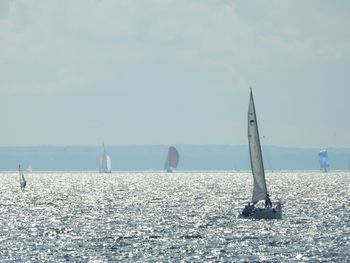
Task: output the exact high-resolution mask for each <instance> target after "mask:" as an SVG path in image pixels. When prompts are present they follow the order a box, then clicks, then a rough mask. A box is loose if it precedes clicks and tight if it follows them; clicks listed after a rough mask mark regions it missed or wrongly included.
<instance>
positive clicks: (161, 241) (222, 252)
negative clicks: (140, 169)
mask: <svg viewBox="0 0 350 263" xmlns="http://www.w3.org/2000/svg"><path fill="white" fill-rule="evenodd" d="M349 178H350V174H349V173H340V172H339V173H328V174H321V173H317V172H294V173H286V172H283V173H282V172H280V173H278V172H274V173H268V174H267V183H268V188H269V191H270V193H271V195H272V199H273V200H276V199H281V200H282V202H283V209H284V210H283V213H284V214H283V219H282V220H271V221H265V220H258V221H253V220H245V219H239V218H238V214H239V213H240V211H241V209H242V208H243V206H244V205H245V203H246V202H248V201H249V199H250V197H251V191H252V177H251V174H250V173H231V172H227V173H223V172H218V173H215V172H205V173H199V172H197V173H180V172H178V173H173V174H165V173H151V172H145V173H113V174H106V175H101V174H95V173H31V174H27V175H26V179H27V181H28V186H27V188H26V189H25V191H23V192H22V191H21V190H20V188H19V182H18V176H17V175H16V174H11V173H2V174H0V180H1V181H0V182H1V183H0V196H1V198H0V212H1V215H2V216H1V218H0V241H1V242H0V261H1V262H3V261H15V262H16V261H17V262H23V261H51V262H53V261H54V262H66V261H72V262H77V261H78V262H91V261H92V262H94V261H95V262H96V261H97V262H108V261H116V260H126V261H128V260H129V261H150V262H154V261H177V260H184V261H192V262H193V261H194V262H195V261H197V262H202V261H223V262H225V261H242V262H245V261H267V262H270V261H272V262H280V261H295V262H300V261H310V262H315V261H329V262H334V261H341V262H344V261H349V260H350V252H349V250H348V247H349V245H350V220H349V211H350V209H349V205H348V204H349V201H350V200H349V199H350V197H349Z"/></svg>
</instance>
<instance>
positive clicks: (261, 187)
mask: <svg viewBox="0 0 350 263" xmlns="http://www.w3.org/2000/svg"><path fill="white" fill-rule="evenodd" d="M248 142H249V153H250V165H251V168H252V173H253V178H254V189H253V196H252V200H251V202H249V203H248V205H246V206H245V208H244V209H243V211H242V214H241V215H240V216H241V217H242V218H254V219H281V218H282V205H281V203H280V202H277V203H276V206H275V207H273V205H272V202H271V200H270V196H269V194H268V191H267V186H266V180H265V170H264V164H263V159H262V153H261V145H260V138H259V130H258V123H257V119H256V113H255V106H254V99H253V92H252V90H251V89H250V101H249V108H248ZM259 201H265V206H264V207H259V206H256V204H257V203H258V202H259Z"/></svg>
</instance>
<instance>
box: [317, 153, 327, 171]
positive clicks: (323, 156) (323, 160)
mask: <svg viewBox="0 0 350 263" xmlns="http://www.w3.org/2000/svg"><path fill="white" fill-rule="evenodd" d="M318 161H319V162H320V170H321V171H322V172H324V173H326V172H329V161H328V152H327V150H321V151H319V153H318Z"/></svg>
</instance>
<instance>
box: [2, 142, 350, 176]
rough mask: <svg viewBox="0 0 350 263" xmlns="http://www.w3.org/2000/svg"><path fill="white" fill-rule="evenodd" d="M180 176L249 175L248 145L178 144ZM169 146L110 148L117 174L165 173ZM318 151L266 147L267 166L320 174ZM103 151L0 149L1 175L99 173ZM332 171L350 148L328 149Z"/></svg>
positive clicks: (345, 164)
mask: <svg viewBox="0 0 350 263" xmlns="http://www.w3.org/2000/svg"><path fill="white" fill-rule="evenodd" d="M176 147H177V149H178V150H179V153H180V162H179V167H178V170H180V171H249V170H250V163H249V152H248V147H247V146H246V145H237V146H232V145H181V144H180V145H176ZM167 149H168V145H148V146H144V145H142V146H134V145H133V146H108V152H109V154H110V156H111V158H112V160H113V167H112V170H113V171H124V172H127V171H161V170H162V169H163V166H164V161H165V157H166V153H167ZM318 151H319V149H316V148H292V147H280V146H264V147H263V152H264V165H265V169H266V170H267V172H268V171H274V170H276V171H277V170H282V171H283V170H287V171H288V170H301V171H304V170H316V171H317V170H319V164H318V158H317V153H318ZM100 153H101V147H100V146H30V147H0V171H16V170H17V167H18V164H19V163H20V164H21V165H22V167H24V168H26V167H28V166H29V165H31V166H32V167H33V171H91V172H93V171H97V170H98V167H99V158H100ZM328 153H329V159H330V169H331V171H332V170H348V169H349V167H350V149H349V148H329V149H328Z"/></svg>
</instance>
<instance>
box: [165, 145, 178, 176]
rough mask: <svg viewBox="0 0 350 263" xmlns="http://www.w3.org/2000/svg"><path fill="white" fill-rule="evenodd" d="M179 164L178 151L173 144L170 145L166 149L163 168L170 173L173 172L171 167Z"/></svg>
mask: <svg viewBox="0 0 350 263" xmlns="http://www.w3.org/2000/svg"><path fill="white" fill-rule="evenodd" d="M178 164H179V152H178V151H177V149H176V148H175V147H174V146H170V147H169V149H168V155H167V157H166V160H165V165H164V169H165V170H166V171H167V172H168V173H171V172H173V168H176V167H177V165H178Z"/></svg>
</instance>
